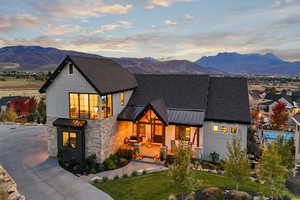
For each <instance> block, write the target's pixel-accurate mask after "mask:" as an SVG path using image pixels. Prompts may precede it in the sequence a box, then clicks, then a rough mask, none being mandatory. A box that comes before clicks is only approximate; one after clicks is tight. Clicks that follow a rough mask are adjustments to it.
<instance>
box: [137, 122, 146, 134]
mask: <svg viewBox="0 0 300 200" xmlns="http://www.w3.org/2000/svg"><path fill="white" fill-rule="evenodd" d="M137 132H138V136H139V137H146V125H145V124H138V125H137Z"/></svg>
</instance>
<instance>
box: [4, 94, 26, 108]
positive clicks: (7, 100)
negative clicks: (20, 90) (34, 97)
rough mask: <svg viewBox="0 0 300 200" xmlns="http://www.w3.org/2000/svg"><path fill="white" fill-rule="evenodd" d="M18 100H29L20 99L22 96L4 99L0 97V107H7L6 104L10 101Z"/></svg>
mask: <svg viewBox="0 0 300 200" xmlns="http://www.w3.org/2000/svg"><path fill="white" fill-rule="evenodd" d="M19 98H28V99H29V97H22V96H6V97H2V98H1V99H0V105H1V106H5V105H7V103H9V102H10V101H13V100H15V99H19Z"/></svg>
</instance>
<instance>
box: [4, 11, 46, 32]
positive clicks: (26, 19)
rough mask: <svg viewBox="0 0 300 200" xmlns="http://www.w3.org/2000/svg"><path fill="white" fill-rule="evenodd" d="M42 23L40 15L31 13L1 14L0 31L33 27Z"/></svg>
mask: <svg viewBox="0 0 300 200" xmlns="http://www.w3.org/2000/svg"><path fill="white" fill-rule="evenodd" d="M41 23H42V21H41V20H40V19H39V18H38V17H36V16H33V15H30V14H18V15H16V16H9V15H0V32H9V31H12V30H15V29H17V28H28V27H33V26H36V25H40V24H41Z"/></svg>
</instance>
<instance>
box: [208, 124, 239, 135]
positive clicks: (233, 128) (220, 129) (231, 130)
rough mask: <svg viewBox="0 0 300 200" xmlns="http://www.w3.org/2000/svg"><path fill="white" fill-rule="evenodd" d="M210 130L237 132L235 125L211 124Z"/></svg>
mask: <svg viewBox="0 0 300 200" xmlns="http://www.w3.org/2000/svg"><path fill="white" fill-rule="evenodd" d="M212 130H213V132H222V133H232V134H236V133H237V132H238V128H237V127H229V126H218V125H213V126H212Z"/></svg>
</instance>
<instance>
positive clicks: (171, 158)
mask: <svg viewBox="0 0 300 200" xmlns="http://www.w3.org/2000/svg"><path fill="white" fill-rule="evenodd" d="M174 159H175V157H174V156H173V155H167V159H166V165H172V164H173V163H174Z"/></svg>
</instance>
